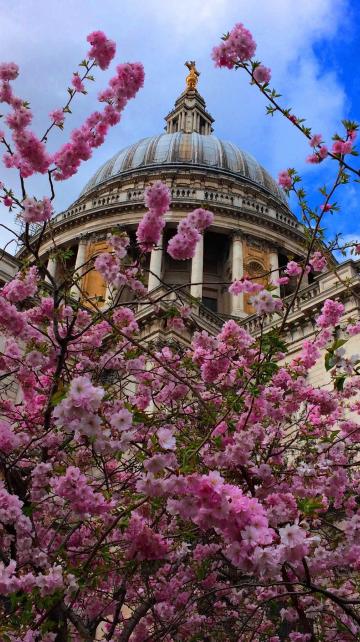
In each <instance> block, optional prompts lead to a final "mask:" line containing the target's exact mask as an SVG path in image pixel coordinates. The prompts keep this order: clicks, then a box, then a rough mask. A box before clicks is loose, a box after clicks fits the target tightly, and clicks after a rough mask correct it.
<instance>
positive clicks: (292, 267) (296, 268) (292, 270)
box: [285, 261, 302, 277]
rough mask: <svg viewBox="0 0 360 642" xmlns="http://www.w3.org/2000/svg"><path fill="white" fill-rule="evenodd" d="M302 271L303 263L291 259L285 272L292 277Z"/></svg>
mask: <svg viewBox="0 0 360 642" xmlns="http://www.w3.org/2000/svg"><path fill="white" fill-rule="evenodd" d="M301 272H302V268H301V265H299V264H298V263H296V261H289V263H288V264H287V265H286V269H285V273H286V274H287V275H288V276H290V277H292V276H299V275H300V274H301Z"/></svg>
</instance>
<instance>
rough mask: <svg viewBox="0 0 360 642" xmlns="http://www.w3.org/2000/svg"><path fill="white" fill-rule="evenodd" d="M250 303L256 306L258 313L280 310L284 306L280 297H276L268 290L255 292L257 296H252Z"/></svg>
mask: <svg viewBox="0 0 360 642" xmlns="http://www.w3.org/2000/svg"><path fill="white" fill-rule="evenodd" d="M250 303H251V305H252V306H254V308H255V311H256V312H257V314H263V313H271V312H275V311H279V310H280V309H281V307H282V303H281V301H280V299H274V297H273V296H272V295H271V292H268V290H261V292H258V294H255V296H252V297H251V298H250Z"/></svg>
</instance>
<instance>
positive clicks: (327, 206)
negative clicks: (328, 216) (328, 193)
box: [320, 203, 333, 212]
mask: <svg viewBox="0 0 360 642" xmlns="http://www.w3.org/2000/svg"><path fill="white" fill-rule="evenodd" d="M332 208H333V205H331V203H323V204H322V205H320V209H321V210H322V211H323V212H330V210H331V209H332Z"/></svg>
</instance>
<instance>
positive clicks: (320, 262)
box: [309, 252, 326, 272]
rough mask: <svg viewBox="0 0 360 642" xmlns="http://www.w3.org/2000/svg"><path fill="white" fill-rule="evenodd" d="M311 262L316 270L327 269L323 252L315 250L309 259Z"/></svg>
mask: <svg viewBox="0 0 360 642" xmlns="http://www.w3.org/2000/svg"><path fill="white" fill-rule="evenodd" d="M309 264H310V265H311V267H312V269H313V270H314V271H315V272H323V271H324V270H325V269H326V258H325V256H323V255H322V254H321V252H314V254H313V255H312V257H311V258H310V260H309Z"/></svg>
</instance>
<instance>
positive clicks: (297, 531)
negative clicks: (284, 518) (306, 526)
mask: <svg viewBox="0 0 360 642" xmlns="http://www.w3.org/2000/svg"><path fill="white" fill-rule="evenodd" d="M279 535H280V538H281V543H282V544H284V546H287V547H289V548H293V547H295V546H299V545H301V544H303V543H304V542H305V540H306V531H304V530H303V529H302V528H300V526H299V525H298V524H293V525H292V526H291V525H290V524H287V525H286V526H284V528H279Z"/></svg>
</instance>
